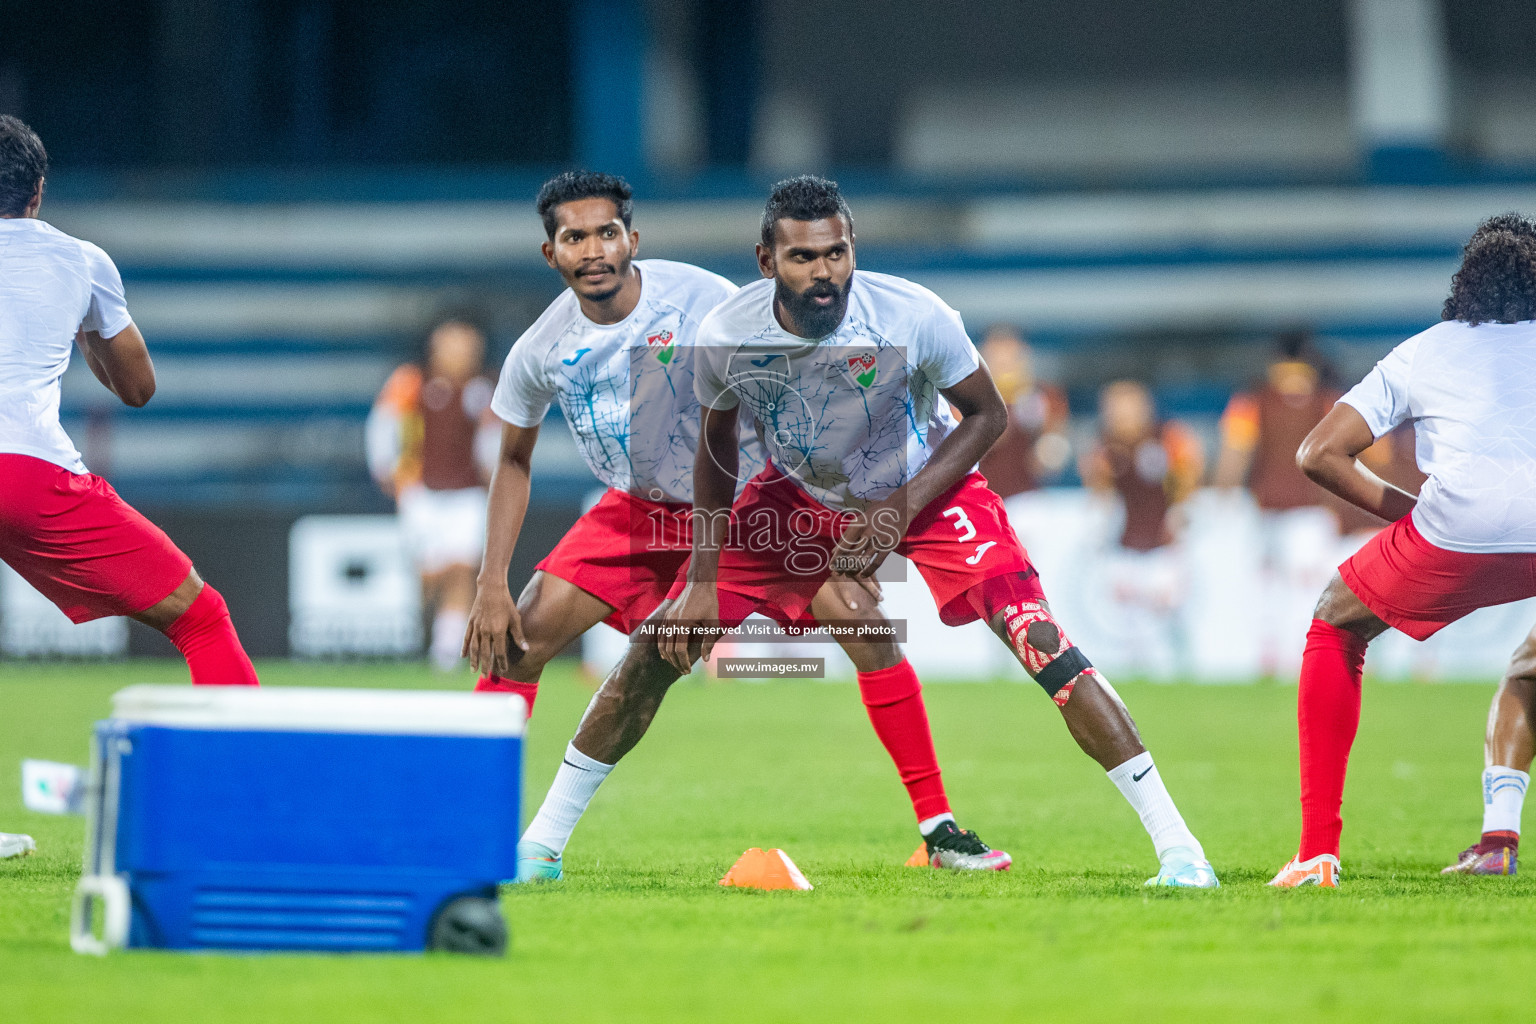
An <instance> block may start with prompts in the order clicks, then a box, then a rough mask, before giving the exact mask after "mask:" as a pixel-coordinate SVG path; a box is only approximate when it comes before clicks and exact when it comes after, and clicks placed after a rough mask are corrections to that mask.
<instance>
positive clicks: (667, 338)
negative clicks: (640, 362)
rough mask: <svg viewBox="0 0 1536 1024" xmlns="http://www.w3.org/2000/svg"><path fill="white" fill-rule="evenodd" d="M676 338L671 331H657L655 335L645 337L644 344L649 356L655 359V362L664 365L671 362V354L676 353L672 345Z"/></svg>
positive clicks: (675, 348)
mask: <svg viewBox="0 0 1536 1024" xmlns="http://www.w3.org/2000/svg"><path fill="white" fill-rule="evenodd" d="M676 338H677V335H675V334H673V333H672V332H671V331H657V332H656V333H655V334H648V335H646V336H645V344H646V347H647V348H648V349H650V351H651V354H652V355H654V356H655V357H656V361H657V362H659V363H661V364H663V365H665V364H667V363H670V362H671V361H672V353H674V352H676V351H677V347H676V346H675V345H673V342H674V341H675V340H676Z"/></svg>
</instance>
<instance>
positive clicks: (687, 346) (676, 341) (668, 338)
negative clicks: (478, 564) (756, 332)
mask: <svg viewBox="0 0 1536 1024" xmlns="http://www.w3.org/2000/svg"><path fill="white" fill-rule="evenodd" d="M635 266H636V267H638V268H639V269H640V301H639V303H638V304H636V306H635V308H634V310H633V311H632V312H631V313H630V314H629V316H627V317H625V318H624V319H623V320H621V321H620V322H619V323H616V324H597V323H593V322H592V321H591V320H588V319H587V318H586V316H585V315H584V314H583V313H582V312H581V305H580V303H579V302H578V301H577V299H576V293H575V292H573V291H571V290H570V289H566V290H565V291H564V292H562V293H561V294H560V297H559V298H557V299H556V300H555V301H554V302H552V303H550V306H549V308H548V309H546V310H545V311H544V314H543V315H542V316H540V317H539V318H538V320H536V321H534V323H533V326H531V327H529V328H528V330H526V331H524V332H523V336H522V337H521V338H519V339H518V340H517V344H515V345H513V346H512V351H511V352H510V353H509V354H508V355H507V361H506V363H505V364H504V365H503V366H502V369H501V379H500V381H499V382H498V383H497V385H496V393H495V395H494V396H493V397H492V399H491V411H492V412H494V413H495V414H496V415H497V416H499V417H501V418H502V419H503V420H505V421H506V422H508V423H511V424H513V425H514V426H519V427H535V426H538V425H539V424H540V423H542V422H543V421H544V416H545V414H546V413H547V412H548V411H549V407H550V404H551V403H552V402H555V401H558V402H559V403H560V409H561V411H562V412H564V413H565V421H566V423H567V424H568V425H569V426H570V428H571V433H572V434H574V435H575V437H576V445H577V447H578V448H579V449H580V451H581V455H582V458H583V459H585V460H586V463H587V466H588V467H589V468H590V469H591V470H592V472H593V474H594V475H596V477H597V478H598V479H599V480H601V481H602V482H603V483H605V484H607V485H608V486H609V487H613V488H616V489H618V490H621V491H628V492H629V493H631V494H634V495H636V496H637V497H641V498H647V499H650V500H652V501H671V502H683V503H686V504H692V502H693V455H694V451H695V450H696V449H697V448H698V443H699V402H698V399H697V398H695V397H694V388H693V353H694V351H695V348H694V344H693V343H694V336H695V335H696V334H697V333H698V329H699V325H700V323H702V322H703V320H704V315H705V314H706V313H708V312H709V311H710V310H711V309H713V308H714V307H715V306H716V305H718V304H719V303H720V301H721V300H722V299H725V298H726V297H727V296H729V295H731V294H733V293H734V292H735V291H736V286H735V285H734V284H732V283H731V282H730V281H727V280H726V279H725V278H723V277H721V276H719V275H718V274H711V273H710V272H709V271H707V270H701V269H699V268H698V267H695V266H691V265H690V264H687V263H674V262H672V261H670V260H636V261H635ZM749 436H750V435H749ZM753 440H754V441H755V438H754V439H753ZM741 462H742V470H743V474H742V475H743V477H745V476H747V475H748V474H750V473H755V472H756V471H757V470H759V469H761V468H762V456H761V454H760V453H759V451H758V449H757V446H756V444H755V443H753V444H751V445H750V446H747V447H745V448H744V450H743V452H742V455H741Z"/></svg>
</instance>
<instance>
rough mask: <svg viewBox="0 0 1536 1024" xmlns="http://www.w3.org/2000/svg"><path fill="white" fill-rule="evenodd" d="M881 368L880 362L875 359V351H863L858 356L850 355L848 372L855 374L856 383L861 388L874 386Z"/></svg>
mask: <svg viewBox="0 0 1536 1024" xmlns="http://www.w3.org/2000/svg"><path fill="white" fill-rule="evenodd" d="M878 370H879V364H878V363H877V362H876V360H875V356H874V353H872V352H863V353H860V354H859V355H856V356H849V357H848V372H849V373H851V374H853V380H854V383H856V384H858V386H859V387H861V388H869V387H872V386H873V385H874V383H875V376H876V373H877V371H878Z"/></svg>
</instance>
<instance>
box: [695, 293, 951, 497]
mask: <svg viewBox="0 0 1536 1024" xmlns="http://www.w3.org/2000/svg"><path fill="white" fill-rule="evenodd" d="M773 299H774V282H773V281H771V280H766V279H765V280H761V281H755V282H753V283H752V284H749V285H747V286H746V287H745V288H743V289H741V290H740V291H739V292H737V293H736V294H735V295H734V296H732V297H731V298H729V299H727V300H725V301H724V302H722V303H721V304H720V305H719V306H718V307H716V308H715V310H714V312H712V313H710V315H709V317H708V318H707V319H706V320H705V321H704V327H703V329H702V330H700V331H699V354H698V357H697V365H696V366H695V372H694V387H695V389H696V390H697V392H698V396H699V401H700V402H702V403H703V404H704V405H706V406H708V407H709V408H712V409H731V408H735V407H736V406H737V405H738V404H740V405H742V406H745V407H746V408H747V409H748V410H749V411H750V412H751V413H752V417H753V419H755V420H756V421H757V424H758V426H757V430H758V436H759V437H760V438H761V440H762V442H763V446H764V448H765V450H766V452H767V455H768V458H769V459H770V460H771V461H772V462H773V464H774V465H775V466H777V467H778V468H779V469H780V470H782V471H783V472H784V473H786V474H788V475H789V476H791V477H793V478H794V479H795V480H796V481H797V482H799V484H800V485H801V486H802V487H804V488H805V490H806V491H807V493H809V494H810V495H811V497H813V498H815V499H816V500H817V501H819V502H821V503H822V504H823V505H826V506H827V507H828V508H832V509H843V508H862V507H864V506H865V505H866V504H868V503H869V502H872V501H879V500H880V499H882V498H885V497H887V496H888V495H889V494H890V493H891V492H892V491H894V490H896V488H898V487H900V486H902V485H903V484H905V483H906V482H907V481H908V480H910V479H911V478H912V476H913V475H914V474H915V473H917V471H918V470H920V469H922V468H923V466H925V465H927V463H928V459H929V457H930V456H931V455H932V454H933V450H934V449H935V448H937V447H938V446H939V443H940V442H942V441H943V440H944V438H946V437H948V436H949V433H950V431H952V430H954V428H955V425H956V422H957V421H956V420H955V417H954V414H953V413H952V412H951V411H950V408H949V403H948V402H946V401H944V397H943V396H942V395H940V394H939V389H940V388H947V387H951V386H953V385H955V384H958V383H960V382H961V381H962V380H964V379H965V378H966V377H969V376H970V375H971V374H972V373H974V372H975V371H976V368H977V367H978V366H980V365H981V360H980V358H979V357H978V356H977V354H976V347H975V346H974V345H972V344H971V339H970V338H969V337H968V336H967V335H966V333H965V325H964V324H963V323H961V321H960V314H958V313H956V312H955V311H954V310H953V309H951V308H950V307H949V306H947V305H945V303H944V301H943V300H942V299H940V298H939V297H938V296H937V295H935V294H933V292H931V291H929V290H928V289H926V288H924V287H922V286H921V285H918V284H914V283H912V282H911V281H907V280H904V279H903V278H900V277H892V276H891V275H889V274H873V273H868V272H865V271H862V270H861V271H856V272H855V273H854V276H853V287H852V290H851V292H850V293H849V297H848V312H847V313H846V315H844V317H843V322H842V323H841V324H840V325H839V326H838V328H837V330H835V331H833V332H832V333H831V334H830V335H828V336H827V337H825V338H823V339H821V340H820V341H807V340H806V339H804V338H797V337H795V336H794V335H792V334H790V333H789V332H787V331H785V330H784V328H782V327H780V326H779V322H778V318H777V317H776V316H775V315H774V312H773Z"/></svg>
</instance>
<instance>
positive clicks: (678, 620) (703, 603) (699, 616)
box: [657, 582, 720, 675]
mask: <svg viewBox="0 0 1536 1024" xmlns="http://www.w3.org/2000/svg"><path fill="white" fill-rule="evenodd" d="M719 619H720V595H719V593H718V592H717V591H716V590H715V586H714V584H713V583H707V582H692V583H689V584H688V585H687V586H685V587H684V588H683V592H682V593H681V594H679V595H678V598H677V601H676V602H675V603H674V604H673V605H672V607H671V608H669V609H668V610H667V613H666V614H665V615H664V616H663V617H662V623H663V624H664V625H665V626H666V627H667V628H666V629H665V630H664V631H663V633H662V635H661V638H660V640H659V642H658V643H657V649H658V650H659V651H660V652H661V656H662V658H663V659H664V660H665V661H666V662H667V663H668V664H669V665H671V666H672V667H673V668H675V669H677V670H678V671H679V672H681V673H683V674H684V675H687V674H688V673H689V672H691V671H693V663H694V661H696V660H697V659H699V658H700V657H702V658H704V660H706V661H708V660H709V656H710V654H711V653H712V652H713V651H714V648H715V641H716V640H717V639H719V636H720V630H719Z"/></svg>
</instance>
